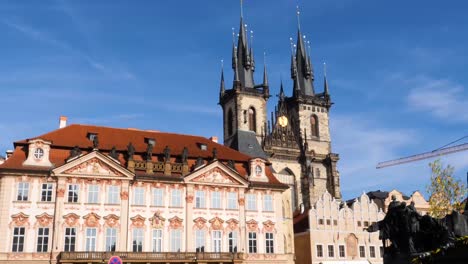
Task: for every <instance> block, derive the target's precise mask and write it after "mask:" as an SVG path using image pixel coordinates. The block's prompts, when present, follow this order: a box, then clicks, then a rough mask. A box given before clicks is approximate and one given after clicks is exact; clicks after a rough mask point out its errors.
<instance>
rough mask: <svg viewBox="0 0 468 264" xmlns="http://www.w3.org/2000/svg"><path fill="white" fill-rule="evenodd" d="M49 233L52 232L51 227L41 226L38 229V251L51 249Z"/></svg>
mask: <svg viewBox="0 0 468 264" xmlns="http://www.w3.org/2000/svg"><path fill="white" fill-rule="evenodd" d="M41 231H42V232H41ZM49 234H50V228H48V227H39V228H38V229H37V244H36V252H47V251H49Z"/></svg>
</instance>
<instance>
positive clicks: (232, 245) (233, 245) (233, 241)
mask: <svg viewBox="0 0 468 264" xmlns="http://www.w3.org/2000/svg"><path fill="white" fill-rule="evenodd" d="M228 244H229V252H231V253H236V252H237V233H236V232H230V233H229V234H228Z"/></svg>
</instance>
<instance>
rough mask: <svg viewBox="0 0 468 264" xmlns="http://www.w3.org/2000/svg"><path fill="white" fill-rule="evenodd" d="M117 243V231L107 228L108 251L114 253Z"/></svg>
mask: <svg viewBox="0 0 468 264" xmlns="http://www.w3.org/2000/svg"><path fill="white" fill-rule="evenodd" d="M116 243H117V229H116V228H107V229H106V251H107V252H114V251H115V246H116Z"/></svg>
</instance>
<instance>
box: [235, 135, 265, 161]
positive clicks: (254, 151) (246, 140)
mask: <svg viewBox="0 0 468 264" xmlns="http://www.w3.org/2000/svg"><path fill="white" fill-rule="evenodd" d="M230 147H231V148H233V149H235V150H238V151H239V152H241V153H243V154H245V155H248V156H251V157H254V158H262V159H267V156H266V154H265V152H264V151H263V149H262V147H261V146H260V144H259V143H258V140H257V137H256V136H255V132H253V131H243V130H239V131H237V133H236V135H235V136H234V140H233V141H232V143H231V146H230Z"/></svg>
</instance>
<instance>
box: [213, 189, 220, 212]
mask: <svg viewBox="0 0 468 264" xmlns="http://www.w3.org/2000/svg"><path fill="white" fill-rule="evenodd" d="M211 208H212V209H221V192H216V191H215V192H211Z"/></svg>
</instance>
